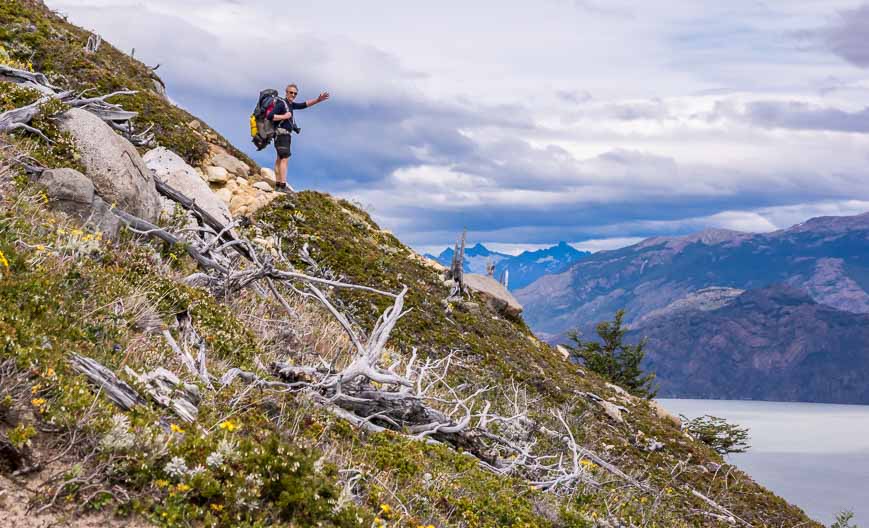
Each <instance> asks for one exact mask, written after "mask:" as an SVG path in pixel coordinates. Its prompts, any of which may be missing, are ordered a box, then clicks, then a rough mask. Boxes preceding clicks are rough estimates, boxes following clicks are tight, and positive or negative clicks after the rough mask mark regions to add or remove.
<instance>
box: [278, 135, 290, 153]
mask: <svg viewBox="0 0 869 528" xmlns="http://www.w3.org/2000/svg"><path fill="white" fill-rule="evenodd" d="M291 142H292V137H291V136H290V135H289V134H278V135H277V136H275V150H276V151H278V157H279V158H280V159H287V158H289V157H290V143H291Z"/></svg>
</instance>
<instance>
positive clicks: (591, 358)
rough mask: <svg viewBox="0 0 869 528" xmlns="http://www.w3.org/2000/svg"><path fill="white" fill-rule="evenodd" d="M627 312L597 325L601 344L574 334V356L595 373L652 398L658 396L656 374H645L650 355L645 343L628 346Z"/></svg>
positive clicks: (572, 335) (572, 337)
mask: <svg viewBox="0 0 869 528" xmlns="http://www.w3.org/2000/svg"><path fill="white" fill-rule="evenodd" d="M624 317H625V311H624V310H619V311H617V312H616V316H615V319H613V320H612V322H610V321H603V322H600V323H598V325H597V328H596V330H597V335H598V337H600V339H601V342H600V343H598V342H594V341H583V340H582V338H581V336H580V335H579V333H578V332H572V333H571V334H570V339H571V340H572V341H573V343H574V345H573V346H571V347H570V350H571V352H572V354H573V356H574V357H576V358H577V359H579V360H581V361H582V363H583V365H585V366H586V367H587V368H588V369H589V370H591V371H592V372H597V373H598V374H600V375H601V376H603V377H604V378H606V379H608V380H610V381H612V382H613V383H615V384H617V385H621V386H622V387H624V388H626V389H627V390H628V391H630V392H631V393H633V394H636V395H637V396H641V397H643V398H648V399H652V398H654V397H655V394H656V393H657V389H656V388H655V387H654V386H653V384H654V381H655V374H654V373H643V370H642V369H641V368H640V364H641V363H642V361H643V357H644V356H645V355H646V353H645V351H644V350H643V348H644V347H645V345H646V342H645V341H640V342H639V343H637V344H636V345H628V344H625V343H624V337H625V333H627V330H626V329H625V328H623V327H622V320H623V319H624Z"/></svg>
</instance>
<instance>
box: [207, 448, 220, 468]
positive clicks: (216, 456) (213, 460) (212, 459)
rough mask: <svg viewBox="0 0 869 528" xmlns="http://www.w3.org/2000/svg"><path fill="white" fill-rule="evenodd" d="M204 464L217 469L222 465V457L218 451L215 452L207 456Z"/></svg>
mask: <svg viewBox="0 0 869 528" xmlns="http://www.w3.org/2000/svg"><path fill="white" fill-rule="evenodd" d="M205 464H206V465H207V466H208V467H210V468H219V467H220V466H222V465H223V455H222V454H221V453H220V451H215V452H213V453H211V454H210V455H208V457H207V458H206V459H205Z"/></svg>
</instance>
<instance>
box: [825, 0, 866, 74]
mask: <svg viewBox="0 0 869 528" xmlns="http://www.w3.org/2000/svg"><path fill="white" fill-rule="evenodd" d="M820 35H821V36H822V37H823V38H824V41H825V43H826V45H827V46H828V47H829V49H830V50H831V51H832V52H833V53H835V54H836V55H839V56H840V57H842V58H843V59H845V60H846V61H848V62H850V63H851V64H854V65H855V66H859V67H861V68H869V40H867V39H866V35H869V4H867V3H864V4H862V5H861V6H860V7H858V8H856V9H848V10H844V11H842V12H841V13H839V16H838V17H837V18H836V20H835V22H833V23H832V24H831V25H830V26H828V27H826V28H824V29H822V30H821V31H820Z"/></svg>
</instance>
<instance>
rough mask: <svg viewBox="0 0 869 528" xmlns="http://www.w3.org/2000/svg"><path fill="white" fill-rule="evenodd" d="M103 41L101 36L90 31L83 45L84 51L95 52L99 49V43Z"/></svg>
mask: <svg viewBox="0 0 869 528" xmlns="http://www.w3.org/2000/svg"><path fill="white" fill-rule="evenodd" d="M102 43H103V37H101V36H99V35H97V34H96V33H92V34H91V35H90V36H88V41H87V44H85V46H84V51H85V53H96V52H97V51H99V49H100V44H102Z"/></svg>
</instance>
